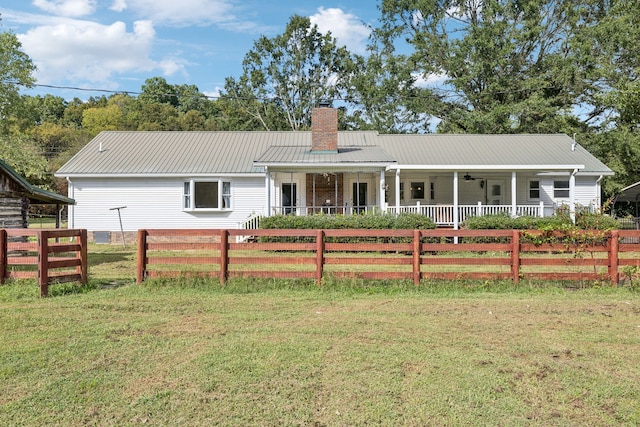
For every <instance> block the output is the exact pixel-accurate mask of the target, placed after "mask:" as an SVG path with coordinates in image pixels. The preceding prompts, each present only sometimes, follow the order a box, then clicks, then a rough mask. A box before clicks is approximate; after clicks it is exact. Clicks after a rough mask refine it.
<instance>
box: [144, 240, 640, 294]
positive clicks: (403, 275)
mask: <svg viewBox="0 0 640 427" xmlns="http://www.w3.org/2000/svg"><path fill="white" fill-rule="evenodd" d="M550 237H554V236H548V235H546V234H545V233H543V232H539V231H517V230H451V229H438V230H235V229H234V230H220V229H216V230H211V229H202V230H139V232H138V254H137V272H136V280H137V282H138V283H141V282H142V281H144V280H145V279H146V278H154V277H217V278H219V280H220V283H225V282H226V281H227V279H229V278H234V277H255V278H285V279H313V280H315V281H316V282H317V283H318V284H320V283H321V282H322V280H323V278H327V277H336V278H362V279H404V280H411V281H413V283H415V284H416V285H418V284H419V283H420V281H421V280H423V279H447V280H461V279H472V280H512V281H513V282H514V283H518V282H519V281H521V280H523V279H528V280H558V281H560V280H562V281H566V280H568V281H604V282H610V283H613V284H618V283H619V281H620V279H621V278H629V279H634V280H635V279H636V278H637V277H638V273H639V272H640V231H636V230H629V231H623V230H619V231H618V230H616V231H611V232H607V233H603V232H599V231H585V232H581V233H577V234H576V233H574V234H573V235H571V236H564V239H561V238H559V239H554V238H550ZM555 237H562V236H555Z"/></svg>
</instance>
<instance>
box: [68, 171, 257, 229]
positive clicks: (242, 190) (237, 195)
mask: <svg viewBox="0 0 640 427" xmlns="http://www.w3.org/2000/svg"><path fill="white" fill-rule="evenodd" d="M230 181H231V182H232V184H231V186H232V189H230V191H231V192H232V193H233V210H232V211H231V210H223V211H203V212H199V211H185V210H184V208H183V206H184V203H185V200H184V198H185V194H184V188H185V187H184V181H183V180H178V179H156V180H153V179H147V180H135V179H111V180H108V181H107V180H104V179H100V180H98V179H93V180H91V179H86V180H85V179H83V180H80V179H75V180H71V183H70V194H73V195H74V198H75V200H76V206H72V207H71V214H70V216H71V218H70V222H72V223H71V224H70V226H71V227H74V228H86V229H87V230H89V231H96V230H98V231H119V230H120V224H119V222H118V214H117V212H116V211H111V210H109V209H110V208H113V207H117V206H126V208H124V209H122V210H121V216H122V226H123V229H124V230H125V231H136V230H138V229H141V228H237V227H238V225H239V224H240V223H241V222H242V221H244V220H245V219H246V218H248V217H249V216H250V215H252V214H253V213H256V212H263V211H264V208H265V207H264V200H265V191H264V177H263V176H257V177H255V178H253V177H251V178H245V177H241V178H233V180H230Z"/></svg>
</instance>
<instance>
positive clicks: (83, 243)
mask: <svg viewBox="0 0 640 427" xmlns="http://www.w3.org/2000/svg"><path fill="white" fill-rule="evenodd" d="M77 239H78V240H79V241H80V252H79V253H78V255H79V257H80V266H79V267H78V270H79V271H78V273H80V284H82V285H86V284H87V282H88V281H89V251H88V249H87V229H86V228H83V229H82V230H80V234H79V235H78V237H77Z"/></svg>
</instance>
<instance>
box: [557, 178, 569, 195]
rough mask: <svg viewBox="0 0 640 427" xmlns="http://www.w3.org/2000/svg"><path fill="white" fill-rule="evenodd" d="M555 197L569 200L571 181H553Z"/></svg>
mask: <svg viewBox="0 0 640 427" xmlns="http://www.w3.org/2000/svg"><path fill="white" fill-rule="evenodd" d="M553 197H554V198H556V199H568V198H569V181H568V180H567V181H553Z"/></svg>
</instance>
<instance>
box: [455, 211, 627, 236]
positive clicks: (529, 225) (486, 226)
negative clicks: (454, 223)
mask: <svg viewBox="0 0 640 427" xmlns="http://www.w3.org/2000/svg"><path fill="white" fill-rule="evenodd" d="M462 226H463V227H464V228H468V229H471V230H557V231H562V230H568V229H580V230H601V231H608V230H615V229H617V228H619V226H618V223H617V221H616V220H615V219H613V218H611V217H610V216H609V215H604V214H600V213H591V212H588V211H586V210H584V211H580V210H579V211H578V212H577V213H576V222H575V224H574V223H573V221H572V220H571V217H570V216H569V214H568V213H567V212H566V211H563V210H559V211H558V212H557V213H556V214H555V215H553V216H550V217H534V216H519V217H511V216H510V215H508V214H498V215H485V216H476V217H471V218H468V219H467V220H466V221H465V222H464V224H463V225H462Z"/></svg>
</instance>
